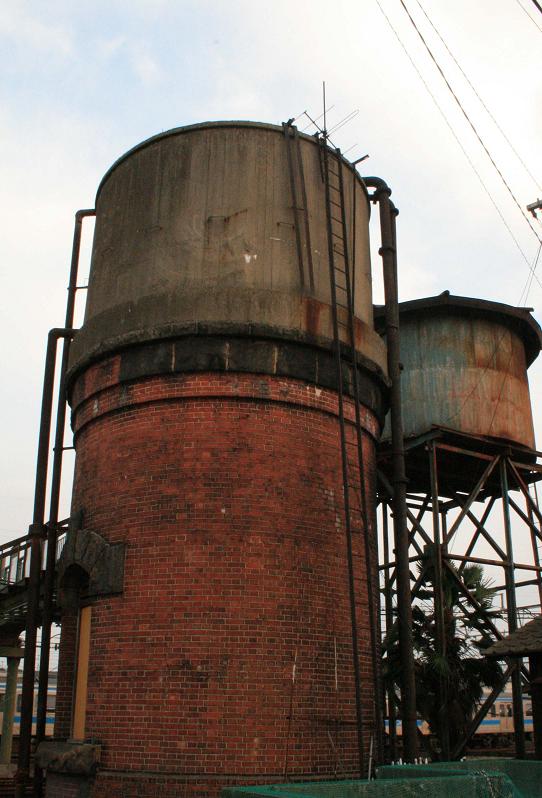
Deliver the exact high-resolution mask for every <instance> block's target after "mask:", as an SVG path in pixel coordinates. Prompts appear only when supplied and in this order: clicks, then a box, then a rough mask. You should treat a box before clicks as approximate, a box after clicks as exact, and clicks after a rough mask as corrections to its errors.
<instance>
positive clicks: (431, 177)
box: [0, 0, 542, 541]
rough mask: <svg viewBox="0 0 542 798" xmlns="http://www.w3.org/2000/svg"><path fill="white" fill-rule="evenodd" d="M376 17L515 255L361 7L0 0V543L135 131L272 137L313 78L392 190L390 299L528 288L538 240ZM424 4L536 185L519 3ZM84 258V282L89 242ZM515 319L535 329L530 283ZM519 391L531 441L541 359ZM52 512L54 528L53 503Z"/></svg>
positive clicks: (533, 121)
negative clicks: (265, 131) (394, 240)
mask: <svg viewBox="0 0 542 798" xmlns="http://www.w3.org/2000/svg"><path fill="white" fill-rule="evenodd" d="M379 1H380V2H381V4H382V7H383V8H384V10H385V12H386V14H388V16H389V18H390V21H391V22H392V24H393V25H394V26H395V27H396V29H397V31H398V33H399V35H400V37H401V39H402V40H403V42H404V45H405V47H406V48H407V49H408V51H409V52H410V54H411V56H412V58H413V59H414V61H415V62H416V64H417V66H418V68H419V69H420V71H421V72H422V74H423V76H424V79H425V80H426V81H427V83H428V85H429V86H430V88H431V90H432V91H433V92H434V94H435V97H436V98H437V100H438V102H439V103H440V104H441V105H442V108H443V110H444V112H445V115H446V116H447V118H448V120H449V122H450V124H451V125H452V127H453V128H454V130H455V131H456V134H457V136H458V137H459V138H460V140H461V142H462V143H463V146H464V147H465V149H466V150H467V152H468V155H469V157H470V159H471V160H472V162H473V163H474V165H475V166H476V168H477V169H478V170H479V173H480V175H481V177H482V179H483V180H484V182H485V183H486V185H487V189H488V191H489V192H490V194H491V195H492V196H493V198H494V201H495V203H496V204H497V205H498V206H499V208H500V210H501V213H502V215H503V216H504V218H505V220H506V223H507V224H508V226H509V227H510V229H511V231H512V233H513V235H514V236H515V238H516V240H517V243H515V242H514V240H513V239H512V237H511V236H510V233H509V232H508V231H507V229H506V228H505V226H504V224H503V222H502V220H501V219H500V217H499V215H498V214H497V211H496V210H495V208H494V206H493V205H492V203H491V201H490V200H489V198H488V195H487V193H486V192H485V191H484V189H483V188H482V187H481V186H480V183H479V180H478V178H477V177H476V175H475V174H474V172H473V170H472V168H471V166H470V165H469V163H468V161H467V160H466V158H465V156H464V154H463V153H462V152H461V149H460V148H459V146H458V144H457V142H456V141H455V139H454V137H453V135H452V134H451V132H450V130H449V128H448V126H447V125H446V122H445V121H444V120H443V118H442V117H441V115H440V114H439V112H438V110H437V109H436V107H435V105H434V103H433V100H432V99H431V98H430V96H429V95H428V93H427V91H426V89H425V87H424V86H423V84H422V82H421V80H420V78H419V76H418V75H417V74H416V72H415V70H414V68H413V67H412V65H411V63H410V61H409V60H408V58H407V56H406V55H405V53H404V51H403V50H402V49H401V47H400V45H399V43H398V41H397V39H396V38H395V36H394V34H393V32H392V31H391V30H390V28H389V26H388V23H387V22H386V20H385V19H384V17H383V15H382V13H381V11H380V9H379V7H378V5H377V2H376V0H335V1H334V2H333V3H324V2H321V0H312V2H309V1H308V0H296V2H292V0H270V1H268V2H262V1H261V0H247V1H245V0H227V2H226V0H214V2H208V1H207V0H196V1H195V2H192V1H191V0H171V2H168V0H149V1H148V2H145V0H129V1H128V0H127V1H126V2H123V1H122V0H109V1H108V2H102V1H101V0H97V1H95V2H93V3H82V2H74V0H71V2H68V0H65V1H64V2H62V0H58V1H57V2H55V1H54V0H49V2H47V3H43V2H38V1H37V0H34V1H33V2H24V0H2V1H1V4H0V5H1V9H0V11H1V13H0V74H1V79H0V92H1V100H2V102H1V103H0V135H1V146H0V159H1V171H0V174H1V181H0V203H1V205H0V218H1V220H2V234H1V236H0V263H1V274H2V286H1V294H0V297H1V303H2V314H1V323H2V339H1V340H2V376H3V379H2V392H1V401H2V412H1V414H0V418H1V424H2V427H1V439H0V440H1V446H2V457H1V460H2V467H1V472H0V493H1V507H2V512H1V517H0V541H3V540H9V539H10V538H12V537H16V536H19V535H22V534H25V533H26V530H27V527H28V523H29V522H30V520H31V512H32V496H33V478H34V468H35V455H36V441H37V429H38V421H39V401H40V392H41V380H42V366H43V357H44V351H45V342H46V334H47V331H48V330H49V329H50V328H51V327H54V326H62V325H63V322H64V308H65V300H66V291H65V287H66V283H67V273H68V265H69V254H70V249H71V237H72V226H73V214H74V212H75V211H76V210H77V209H78V208H87V207H93V204H94V197H95V191H96V188H97V186H98V183H99V181H100V178H101V176H102V175H103V173H104V172H105V171H106V169H107V168H108V167H109V166H110V164H111V163H112V162H113V161H114V160H115V159H116V158H117V157H118V156H119V155H121V154H122V153H123V152H124V151H125V150H127V149H128V148H130V147H132V146H133V145H134V144H136V143H138V142H139V141H141V140H142V139H145V138H146V137H148V136H150V135H153V134H155V133H157V132H160V131H162V130H167V129H168V128H171V127H176V126H179V125H184V124H190V123H193V122H200V121H206V120H216V119H250V120H260V121H265V122H272V123H280V122H282V121H284V120H286V119H288V118H289V117H295V116H297V115H298V114H300V113H301V112H302V111H303V110H304V109H308V111H309V112H310V113H311V114H312V115H313V116H316V115H318V114H319V113H321V83H322V80H325V81H326V83H327V92H328V103H329V104H330V105H333V106H334V108H333V109H332V111H331V113H330V124H331V123H333V122H334V121H339V120H340V119H341V118H342V117H344V116H345V115H346V114H348V113H349V112H350V111H353V110H355V109H359V114H358V115H357V117H356V118H355V119H354V120H353V121H352V122H351V123H349V124H348V125H345V126H344V127H343V128H342V129H341V131H340V132H339V133H338V134H337V136H336V140H337V143H338V144H339V145H340V146H341V147H342V149H343V150H347V149H348V148H350V147H351V146H352V145H356V146H355V147H353V149H351V150H350V151H349V153H348V157H351V158H352V159H354V158H356V157H359V156H360V155H363V154H365V153H369V154H370V159H369V160H368V161H367V162H366V164H365V166H366V173H370V174H376V175H379V176H381V177H383V178H385V179H386V180H387V181H388V183H389V184H390V185H391V186H392V188H393V198H394V200H395V202H396V204H397V205H398V206H399V209H400V212H401V213H400V217H399V246H400V249H399V265H400V275H401V277H400V280H401V298H402V299H409V298H414V297H418V296H423V295H430V294H435V293H440V292H441V291H442V290H445V289H449V290H450V291H452V292H453V293H457V294H465V295H471V296H478V297H483V298H487V299H494V300H498V301H504V302H509V303H511V304H516V303H518V301H519V300H520V298H521V296H522V291H523V288H524V285H525V282H526V280H527V278H528V274H529V271H528V266H527V264H526V262H525V260H524V257H523V256H522V254H521V253H520V251H519V249H518V245H519V247H520V248H521V250H522V251H523V253H524V256H525V257H526V258H527V260H528V261H530V262H531V263H532V262H533V261H534V259H535V255H536V253H537V249H538V242H537V239H536V238H535V236H534V235H533V233H532V231H531V230H530V229H529V227H528V225H527V223H526V222H525V220H524V219H523V218H522V216H521V214H520V212H519V211H518V209H517V208H516V207H515V205H514V203H513V201H512V200H511V198H510V196H509V195H508V194H507V192H506V190H505V189H504V188H503V186H502V184H501V183H500V181H499V179H498V177H496V175H495V172H494V171H493V169H492V167H491V166H490V165H489V162H488V160H487V158H486V157H485V155H484V154H483V152H482V150H481V148H480V146H479V144H478V143H477V141H476V139H475V138H474V136H473V134H472V131H470V130H469V128H468V126H467V124H466V123H465V120H464V119H463V118H462V117H461V114H460V113H459V111H458V109H457V107H456V106H454V103H453V101H452V100H451V99H450V97H449V96H448V95H447V94H446V90H445V87H444V84H443V82H442V79H441V78H440V77H439V75H438V73H437V72H436V70H435V68H434V66H433V65H432V64H431V62H430V60H429V58H428V56H427V54H426V53H425V51H424V50H423V47H422V45H421V43H420V41H419V39H417V37H416V34H415V32H414V30H413V28H412V26H411V24H410V23H409V21H408V19H407V17H406V15H405V13H404V11H403V9H402V7H401V3H400V1H399V0H379ZM406 2H407V4H408V6H409V8H411V10H412V13H413V15H415V17H416V19H417V20H418V21H419V24H420V27H421V29H422V30H423V32H424V34H425V35H426V36H427V40H428V42H429V43H430V45H431V47H433V48H434V51H435V54H436V55H437V57H438V59H439V61H441V63H442V65H443V67H444V68H445V70H446V72H447V74H448V75H449V79H450V81H451V82H452V83H453V85H454V87H455V88H456V90H457V92H458V94H459V96H460V97H461V99H462V101H463V102H464V104H465V107H466V108H467V110H468V112H469V114H471V115H472V119H473V121H474V123H475V125H476V126H477V127H478V128H479V130H480V132H481V135H482V137H483V139H484V141H485V142H486V143H487V146H488V148H489V149H490V150H491V152H492V154H493V156H494V158H495V160H496V162H497V164H498V165H499V167H500V169H501V171H502V172H503V174H504V175H505V176H506V179H507V180H508V181H509V183H510V185H511V187H512V190H513V191H514V193H515V194H516V196H517V197H518V199H519V202H520V204H521V205H522V206H525V205H526V204H527V203H530V202H532V201H534V200H535V199H536V198H537V196H542V190H540V189H539V187H538V185H537V183H536V182H535V180H533V179H532V178H531V177H529V175H528V174H527V173H526V172H525V170H524V169H523V167H522V166H521V164H520V163H519V162H518V160H517V159H516V158H515V156H514V155H513V153H512V152H511V150H510V149H509V147H508V145H507V144H506V142H505V141H504V140H503V139H502V137H501V136H500V134H499V133H498V131H496V129H495V127H494V125H493V123H492V122H491V120H490V119H489V117H488V116H487V114H486V113H485V111H484V110H483V108H482V107H481V106H480V104H479V102H478V100H477V99H476V97H475V96H474V95H473V93H472V91H471V90H470V89H469V87H468V86H467V85H466V83H465V81H464V79H463V78H462V76H461V74H460V73H459V72H458V70H457V67H456V66H455V65H454V64H453V63H452V62H451V60H450V58H449V56H448V55H447V53H446V52H445V50H444V48H443V45H442V44H441V42H439V40H438V39H437V37H436V35H435V33H434V32H433V31H432V30H431V28H430V27H429V25H428V23H427V21H426V20H425V19H424V17H423V14H422V13H421V11H420V8H419V6H418V5H417V2H416V0H406ZM421 2H422V4H423V6H424V8H425V10H426V11H427V12H428V14H429V15H430V17H431V19H432V22H433V23H434V24H435V25H436V26H437V28H438V29H439V31H440V33H441V35H442V36H443V37H444V38H445V40H446V42H447V44H448V46H449V47H450V49H451V50H452V51H453V52H454V54H455V56H456V58H457V59H458V61H459V63H460V64H461V66H462V67H463V69H464V70H465V72H466V73H467V74H468V76H469V77H470V80H471V81H472V83H473V84H474V85H475V87H476V89H477V91H478V93H479V94H480V96H481V97H482V98H483V99H484V101H485V103H486V104H487V106H488V107H489V108H490V110H491V112H492V113H493V115H494V116H495V118H496V119H497V120H498V122H499V124H500V125H501V127H502V128H503V129H504V131H505V132H506V134H507V136H508V137H509V139H510V140H511V141H512V143H513V145H514V147H515V148H516V149H517V151H518V152H519V153H520V155H521V157H522V159H523V160H524V162H525V164H526V165H527V167H528V169H529V170H530V171H531V172H532V174H533V175H535V177H537V178H538V179H539V180H540V181H541V182H542V170H541V169H540V141H541V134H542V70H541V69H540V63H541V57H542V14H540V13H539V12H537V10H536V8H535V6H534V5H533V4H532V3H531V2H530V0H477V2H473V0H455V2H453V3H451V2H449V0H421ZM299 125H300V127H302V126H303V123H302V120H300V121H299ZM87 229H88V231H89V232H91V228H90V227H89V228H87ZM537 230H538V232H539V233H542V227H541V226H538V227H537ZM86 243H87V246H86V247H85V250H84V255H83V262H82V267H81V274H82V276H83V277H85V276H86V274H87V273H88V243H89V236H88V235H87V239H86ZM541 261H542V258H541ZM374 266H375V270H376V269H379V268H380V264H378V263H376V264H374ZM540 279H541V280H542V266H541V267H540ZM527 304H528V305H531V306H533V307H534V308H535V315H537V316H538V318H539V320H540V319H542V289H541V287H540V285H539V284H538V283H537V282H536V281H533V284H532V288H531V290H530V293H529V296H528V301H527ZM531 380H532V385H533V395H534V402H535V417H537V426H538V430H539V434H538V437H539V442H540V440H541V436H542V413H541V412H540V411H539V410H538V407H537V402H538V399H539V398H540V397H541V396H542V361H541V363H535V365H534V366H533V367H532V370H531ZM63 504H64V511H65V514H67V513H68V504H67V501H66V498H65V499H64V502H63Z"/></svg>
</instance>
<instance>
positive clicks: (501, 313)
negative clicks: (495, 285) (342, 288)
mask: <svg viewBox="0 0 542 798" xmlns="http://www.w3.org/2000/svg"><path fill="white" fill-rule="evenodd" d="M531 310H532V308H519V307H516V306H515V305H505V304H504V303H503V302H493V301H491V300H488V299H476V298H475V297H466V296H454V295H453V294H450V292H449V291H444V292H443V293H442V294H437V295H436V296H430V297H423V298H421V299H412V300H409V301H408V302H400V303H399V313H400V317H401V318H404V317H405V316H407V315H408V316H409V315H414V316H421V315H422V314H423V315H434V314H435V313H438V312H439V311H440V312H442V311H449V312H451V313H457V314H458V315H461V316H463V317H467V316H476V317H478V318H483V317H485V318H490V319H491V320H492V321H500V322H501V323H502V324H507V325H508V326H510V327H512V328H513V329H514V330H515V332H517V333H519V334H520V335H521V337H522V339H523V344H524V346H525V355H526V359H527V368H528V367H529V366H530V365H531V363H533V361H534V360H536V358H537V357H538V355H539V354H540V350H541V349H542V329H541V328H540V325H539V324H538V322H537V321H536V319H535V318H534V316H532V314H531ZM374 320H375V328H376V330H377V331H378V332H379V333H380V334H381V335H383V334H384V332H385V325H384V320H385V308H384V306H383V305H375V307H374Z"/></svg>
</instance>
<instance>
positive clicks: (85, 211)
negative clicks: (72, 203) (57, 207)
mask: <svg viewBox="0 0 542 798" xmlns="http://www.w3.org/2000/svg"><path fill="white" fill-rule="evenodd" d="M86 216H96V209H95V208H82V209H81V210H79V211H76V212H75V221H76V222H79V223H81V222H82V221H83V219H84V218H85V217H86Z"/></svg>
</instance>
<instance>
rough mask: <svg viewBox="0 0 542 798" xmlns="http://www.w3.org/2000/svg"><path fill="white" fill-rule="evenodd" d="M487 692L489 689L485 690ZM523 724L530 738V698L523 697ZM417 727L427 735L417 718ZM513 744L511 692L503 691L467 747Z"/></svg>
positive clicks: (400, 727) (399, 727)
mask: <svg viewBox="0 0 542 798" xmlns="http://www.w3.org/2000/svg"><path fill="white" fill-rule="evenodd" d="M486 692H489V691H486ZM484 698H485V696H484ZM523 725H524V729H525V735H526V739H527V740H530V739H531V737H532V731H533V710H532V705H531V699H530V697H529V696H525V697H524V699H523ZM385 727H386V733H388V732H389V720H387V719H386V721H385ZM418 728H419V729H420V731H421V733H422V734H426V735H429V734H430V731H429V726H428V724H427V723H426V722H425V721H424V720H421V719H419V720H418ZM396 731H397V735H398V736H399V737H400V736H401V734H402V726H401V721H400V720H398V721H396ZM513 744H514V718H513V711H512V693H511V692H508V691H505V692H503V693H501V694H500V695H499V696H498V698H497V699H496V700H495V702H494V704H493V706H492V707H491V708H490V710H489V712H488V713H487V715H486V716H485V718H484V719H483V720H482V721H481V723H480V725H479V726H478V728H477V730H476V732H475V734H474V736H473V738H472V740H471V743H470V745H469V749H471V750H472V749H478V748H507V747H512V746H513Z"/></svg>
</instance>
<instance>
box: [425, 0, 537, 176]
mask: <svg viewBox="0 0 542 798" xmlns="http://www.w3.org/2000/svg"><path fill="white" fill-rule="evenodd" d="M416 3H417V4H418V6H419V8H420V10H421V11H422V13H423V15H424V17H425V18H426V20H427V21H428V23H429V24H430V25H431V27H432V28H433V30H434V31H435V33H436V34H437V36H438V37H439V39H440V41H441V42H442V44H443V45H444V47H445V48H446V50H447V52H448V55H449V56H450V58H451V59H452V60H453V62H454V64H455V65H456V67H457V68H458V69H459V71H460V72H461V74H462V75H463V77H464V78H465V80H466V81H467V83H468V84H469V86H470V87H471V89H472V91H473V92H474V94H475V95H476V97H477V98H478V100H479V101H480V103H481V104H482V106H483V108H484V110H485V111H486V113H487V114H488V116H489V117H490V119H491V120H492V122H493V124H494V125H495V127H496V128H497V130H498V131H499V133H500V134H501V136H502V137H503V138H504V140H505V141H506V143H507V144H508V146H509V147H510V149H511V150H512V152H513V153H514V155H515V156H516V158H517V159H518V161H519V162H520V164H521V165H522V166H523V168H524V169H525V172H526V173H527V174H528V175H529V177H530V178H531V180H532V181H533V182H534V183H535V185H536V186H537V188H538V189H539V190H540V191H542V186H541V185H540V183H539V182H538V180H537V179H536V177H535V176H534V175H533V174H532V172H531V171H530V170H529V168H528V166H527V164H526V163H525V162H524V160H523V158H522V157H521V155H520V154H519V153H518V151H517V150H516V148H515V147H514V145H513V144H512V142H511V141H510V139H509V138H508V136H507V135H506V133H505V132H504V130H503V129H502V127H501V126H500V125H499V123H498V122H497V120H496V119H495V117H494V116H493V114H492V113H491V111H490V110H489V108H488V107H487V105H486V104H485V102H484V101H483V99H482V98H481V97H480V95H479V93H478V92H477V90H476V88H475V86H473V84H472V82H471V80H470V79H469V77H468V76H467V74H466V73H465V70H464V69H463V68H462V67H461V65H460V64H459V62H458V60H457V58H456V57H455V55H454V54H453V53H452V51H451V50H450V48H449V47H448V45H447V44H446V41H445V40H444V39H443V38H442V36H441V35H440V33H439V31H438V30H437V28H436V27H435V25H434V24H433V22H432V21H431V19H430V18H429V15H428V14H427V11H426V10H425V8H424V7H423V6H422V4H421V3H420V0H416Z"/></svg>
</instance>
